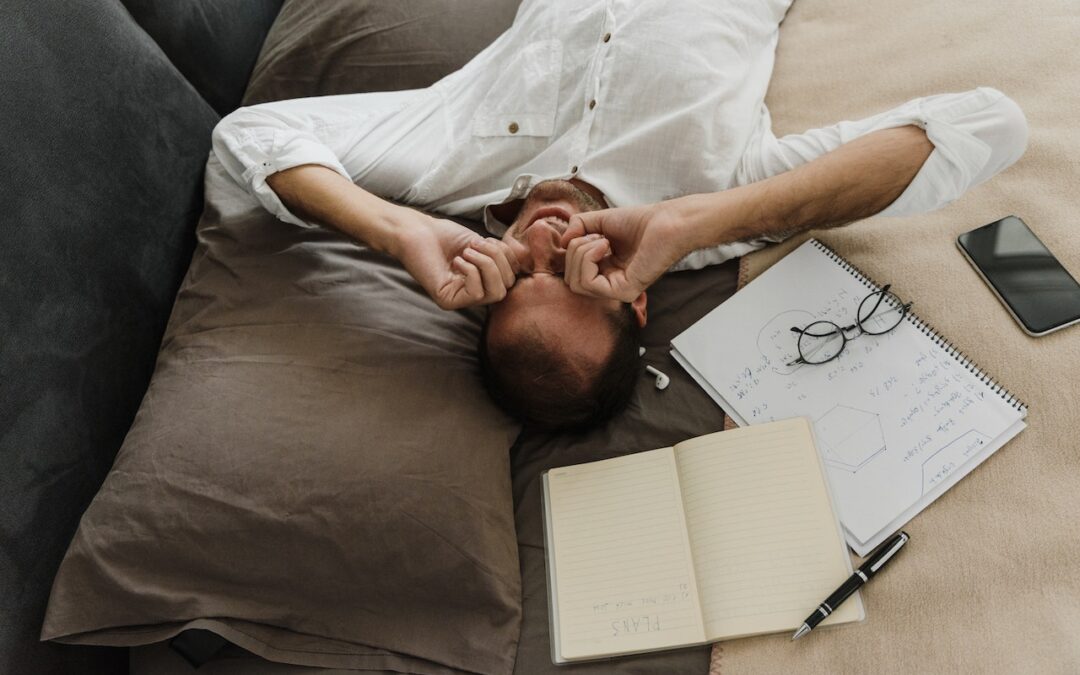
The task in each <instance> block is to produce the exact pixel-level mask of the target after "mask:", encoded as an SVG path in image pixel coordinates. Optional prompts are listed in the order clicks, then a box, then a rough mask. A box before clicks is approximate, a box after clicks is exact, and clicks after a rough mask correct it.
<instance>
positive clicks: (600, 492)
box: [547, 448, 705, 659]
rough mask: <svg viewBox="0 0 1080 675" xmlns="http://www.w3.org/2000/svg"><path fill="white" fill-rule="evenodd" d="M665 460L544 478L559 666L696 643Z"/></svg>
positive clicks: (693, 601) (684, 544) (686, 555)
mask: <svg viewBox="0 0 1080 675" xmlns="http://www.w3.org/2000/svg"><path fill="white" fill-rule="evenodd" d="M672 453H673V451H672V449H671V448H663V449H660V450H650V451H648V452H641V453H637V454H633V455H628V456H626V457H619V458H615V459H608V460H603V461H599V462H591V463H589V464H582V465H578V466H569V467H562V468H559V469H552V470H551V471H549V472H548V474H547V476H548V498H549V504H550V507H549V508H550V512H551V523H552V527H551V533H552V542H553V546H554V560H555V575H554V576H555V580H556V584H555V585H556V593H557V606H558V632H559V643H560V644H559V646H560V652H561V655H562V657H563V658H566V659H573V658H582V657H587V656H592V655H599V654H605V655H607V654H621V653H626V652H635V651H643V650H648V649H663V648H665V647H672V646H676V645H683V644H692V643H703V642H705V634H704V632H703V630H702V625H701V609H700V606H699V604H698V594H697V588H696V584H695V581H694V572H693V569H692V566H691V558H690V544H689V542H688V541H687V538H686V523H685V521H684V519H683V515H682V500H681V497H680V494H679V488H678V484H677V483H676V470H675V458H674V456H673V454H672Z"/></svg>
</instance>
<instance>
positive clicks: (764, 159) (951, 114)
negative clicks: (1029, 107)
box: [673, 87, 1028, 269]
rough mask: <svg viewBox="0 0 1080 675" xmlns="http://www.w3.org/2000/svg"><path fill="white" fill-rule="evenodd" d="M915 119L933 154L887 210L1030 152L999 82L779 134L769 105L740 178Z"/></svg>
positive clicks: (906, 208) (935, 205)
mask: <svg viewBox="0 0 1080 675" xmlns="http://www.w3.org/2000/svg"><path fill="white" fill-rule="evenodd" d="M907 125H915V126H917V127H919V128H921V129H923V130H924V131H925V132H926V136H927V138H928V139H929V140H930V142H931V143H933V144H934V149H933V151H932V152H931V153H930V156H929V157H928V158H927V159H926V161H925V162H924V163H923V165H922V167H921V168H920V169H919V172H918V173H917V174H916V175H915V177H914V178H913V179H912V181H911V183H909V184H908V186H907V188H905V190H904V191H903V192H902V193H901V194H900V196H899V197H897V198H896V200H895V201H893V203H892V204H890V205H889V206H888V207H886V208H885V210H883V211H881V212H880V213H879V214H877V215H881V216H910V215H916V214H920V213H926V212H928V211H933V210H935V209H939V208H941V207H943V206H945V205H947V204H949V203H950V202H953V201H955V200H956V199H957V198H958V197H960V195H962V194H964V192H966V191H967V190H969V189H971V188H972V187H975V186H976V185H979V184H980V183H982V182H984V181H986V180H987V179H989V178H990V177H992V176H994V175H995V174H997V173H999V172H1000V171H1003V170H1004V169H1006V168H1008V167H1009V166H1010V165H1012V164H1013V163H1014V162H1016V161H1017V160H1018V159H1020V157H1021V155H1023V154H1024V151H1025V149H1026V148H1027V141H1028V124H1027V120H1026V118H1025V117H1024V113H1023V111H1021V109H1020V106H1019V105H1017V104H1016V102H1015V101H1013V100H1012V99H1011V98H1009V97H1008V96H1006V95H1005V94H1003V93H1002V92H1000V91H998V90H997V89H994V88H992V87H979V88H977V89H973V90H971V91H966V92H961V93H950V94H939V95H936V96H927V97H924V98H917V99H913V100H911V101H908V102H907V103H904V104H903V105H900V106H898V107H896V108H893V109H892V110H888V111H886V112H883V113H880V114H878V115H874V116H871V117H867V118H864V119H861V120H855V121H843V122H839V123H837V124H834V125H832V126H828V127H822V128H819V129H812V130H810V131H807V132H805V133H801V134H791V135H788V136H783V137H781V138H777V137H776V136H774V135H773V134H772V132H771V130H770V129H769V127H770V126H771V122H770V120H769V115H768V110H767V109H764V108H763V109H762V121H761V124H760V125H759V132H758V133H756V134H755V135H754V137H753V138H752V139H751V141H750V143H749V144H748V146H747V151H746V153H745V155H744V156H743V159H742V161H741V162H740V165H739V169H738V171H737V175H736V178H735V184H736V185H745V184H748V183H754V182H757V181H760V180H764V179H766V178H769V177H770V176H775V175H776V174H779V173H783V172H785V171H790V170H792V169H794V168H796V167H798V166H800V165H802V164H805V163H807V162H810V161H813V160H814V159H817V158H818V157H820V156H822V155H824V154H825V153H827V152H830V151H832V150H835V149H836V148H838V147H840V146H841V145H843V144H844V143H848V142H851V141H853V140H855V139H856V138H859V137H860V136H865V135H867V134H870V133H873V132H875V131H880V130H882V129H891V128H894V127H901V126H907ZM774 241H780V239H779V238H771V237H761V238H759V239H755V240H753V241H749V242H738V243H734V244H724V245H722V246H719V247H715V248H711V249H704V250H702V251H695V252H694V253H691V254H690V255H689V256H687V257H686V258H684V259H683V260H682V261H680V262H679V264H678V265H677V267H675V268H673V269H695V268H698V267H703V266H705V265H711V264H717V263H719V262H723V261H724V260H727V259H728V258H731V257H734V256H735V255H743V254H745V253H749V252H750V251H753V250H757V249H759V248H762V247H764V246H765V245H767V244H768V243H770V242H774Z"/></svg>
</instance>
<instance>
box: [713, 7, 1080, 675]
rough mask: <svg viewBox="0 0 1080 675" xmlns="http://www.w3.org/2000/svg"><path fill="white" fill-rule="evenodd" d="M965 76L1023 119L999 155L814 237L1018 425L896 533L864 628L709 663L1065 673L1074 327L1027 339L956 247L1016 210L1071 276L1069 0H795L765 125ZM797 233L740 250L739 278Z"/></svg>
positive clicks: (1075, 625)
mask: <svg viewBox="0 0 1080 675" xmlns="http://www.w3.org/2000/svg"><path fill="white" fill-rule="evenodd" d="M979 85H988V86H993V87H996V88H998V89H1001V90H1002V91H1004V92H1005V93H1006V94H1008V95H1009V96H1011V97H1012V98H1013V99H1015V100H1016V101H1017V102H1018V103H1019V104H1020V106H1021V107H1022V108H1023V109H1024V112H1025V113H1026V115H1027V118H1028V122H1029V125H1030V127H1031V138H1030V142H1029V145H1028V151H1027V154H1026V155H1025V156H1024V157H1023V158H1022V159H1021V160H1020V161H1019V162H1018V163H1017V164H1016V165H1014V166H1013V167H1012V168H1010V169H1008V170H1007V171H1005V172H1004V173H1003V174H1001V175H1000V176H998V177H996V178H994V179H992V180H991V181H989V182H988V183H985V184H984V185H982V186H980V187H978V188H976V189H974V190H972V191H971V192H969V193H968V194H967V195H965V196H964V197H963V198H961V199H960V200H958V201H957V202H955V203H954V204H952V205H950V206H949V207H947V208H945V209H943V210H941V211H938V212H936V213H932V214H927V215H924V216H919V217H914V218H899V219H892V218H873V219H870V220H867V221H864V222H860V223H858V224H855V225H852V226H849V227H845V228H842V229H837V230H831V231H825V232H816V233H814V234H815V236H818V237H819V238H820V239H822V240H823V241H825V242H827V243H828V244H830V245H831V246H833V247H834V248H835V249H836V250H837V251H838V252H839V253H841V254H842V255H844V256H845V257H847V258H848V259H849V260H851V261H852V262H853V263H854V264H855V265H857V266H859V267H861V268H862V269H864V270H865V271H866V272H867V273H868V274H870V275H871V276H872V277H874V278H877V279H879V280H882V282H883V283H884V282H886V281H888V282H892V283H893V284H894V285H895V287H896V288H897V289H898V292H900V293H902V294H903V295H904V296H905V297H908V298H911V299H914V300H915V302H916V308H917V310H918V313H919V314H920V316H922V318H923V319H925V320H926V321H928V322H929V323H930V324H932V325H934V326H936V327H937V328H938V329H939V330H940V331H941V332H942V333H944V334H945V335H946V336H947V337H948V338H950V339H951V340H952V342H953V343H954V344H956V346H957V347H959V348H960V349H961V350H963V351H964V352H965V353H967V354H968V355H969V356H971V357H972V358H973V359H974V360H975V361H976V362H977V363H979V364H980V365H981V366H982V367H983V368H984V369H985V370H986V371H988V372H989V373H990V374H991V375H993V376H994V377H996V378H997V379H998V380H999V381H1000V382H1002V383H1003V384H1004V385H1005V386H1006V387H1007V388H1008V389H1009V390H1011V391H1012V392H1013V393H1014V394H1016V395H1017V396H1019V397H1020V398H1021V399H1022V400H1023V401H1025V402H1026V403H1027V404H1028V405H1029V407H1030V413H1029V416H1028V423H1029V425H1030V426H1029V428H1028V429H1027V430H1025V431H1024V432H1022V433H1021V434H1020V436H1018V437H1017V438H1016V439H1014V440H1013V441H1011V442H1010V443H1008V444H1007V445H1006V446H1005V447H1004V448H1002V449H1001V450H1000V451H998V452H997V454H995V455H994V456H993V457H991V458H990V459H989V460H988V461H986V462H985V463H984V464H983V465H982V466H981V467H979V468H978V469H976V470H975V471H974V472H973V473H972V474H971V475H970V476H968V477H967V478H965V479H964V480H962V481H961V482H960V483H959V484H958V485H956V486H955V487H954V488H953V489H951V490H950V491H949V492H948V493H946V494H945V495H944V496H943V497H942V498H941V499H939V500H938V501H937V502H935V503H934V504H933V505H931V506H930V507H929V508H927V509H926V511H924V512H923V513H922V514H920V515H919V516H917V517H916V518H915V519H914V520H912V521H911V523H910V524H909V525H908V526H907V527H906V528H905V529H906V530H907V531H908V532H910V533H911V535H912V541H911V543H910V544H909V546H908V547H907V549H906V550H905V552H904V553H903V556H904V557H903V559H902V560H897V562H896V564H895V565H893V566H891V567H890V569H889V570H888V572H887V573H886V574H883V575H882V576H880V577H878V578H877V579H875V580H874V582H873V583H872V584H870V585H869V586H868V587H867V589H866V590H865V591H864V593H863V600H864V602H865V603H866V608H867V621H866V622H865V623H862V624H855V625H849V626H844V627H839V628H835V629H830V630H823V631H821V632H820V633H814V634H812V635H811V636H809V637H807V638H804V639H803V640H800V641H799V642H797V643H794V644H793V643H791V642H790V641H789V638H788V637H787V636H783V635H776V636H768V637H761V638H753V639H747V640H736V641H732V642H727V643H721V644H719V645H716V646H715V647H714V650H713V659H712V668H711V673H712V675H716V674H719V673H723V675H735V674H736V673H796V672H801V673H821V672H828V673H871V672H872V673H960V672H962V673H1040V674H1042V673H1077V672H1080V440H1078V438H1077V436H1078V434H1077V422H1076V416H1077V414H1078V413H1080V395H1078V392H1080V327H1073V328H1070V329H1066V330H1064V331H1061V332H1058V333H1054V334H1051V335H1048V336H1044V337H1040V338H1032V337H1029V336H1027V335H1026V334H1024V333H1023V332H1022V331H1021V330H1020V328H1019V327H1017V326H1016V324H1014V323H1013V321H1012V319H1011V317H1009V315H1008V314H1007V313H1006V311H1005V309H1003V308H1002V307H1001V306H1000V304H999V303H998V301H997V299H996V298H994V296H993V295H992V294H991V292H990V291H989V290H988V289H987V288H986V286H985V285H984V284H983V282H982V281H981V280H980V279H979V278H978V276H977V275H976V273H975V272H974V271H973V270H972V269H971V267H970V266H969V265H968V264H967V262H966V261H965V260H964V259H963V258H962V257H961V255H960V253H959V252H958V250H957V249H956V246H955V243H954V242H955V238H956V235H958V234H960V233H961V232H964V231H966V230H968V229H971V228H973V227H976V226H979V225H983V224H985V223H988V222H991V221H993V220H996V219H998V218H1000V217H1002V216H1005V215H1008V214H1016V215H1018V216H1020V217H1021V218H1023V219H1024V220H1025V221H1026V222H1027V223H1028V224H1029V225H1030V226H1031V227H1032V228H1033V229H1034V230H1035V231H1036V233H1037V234H1038V235H1039V236H1040V237H1041V238H1042V239H1043V241H1045V242H1046V244H1047V245H1048V246H1049V247H1050V249H1051V250H1052V251H1053V252H1054V253H1056V254H1057V256H1058V257H1059V258H1060V259H1061V260H1062V261H1063V262H1064V263H1065V265H1066V267H1067V268H1069V270H1070V271H1071V272H1072V273H1073V275H1074V276H1077V277H1078V278H1080V199H1078V197H1077V194H1078V191H1080V159H1078V158H1080V4H1078V3H1077V2H1076V1H1075V0H1046V1H1044V2H1039V3H1029V2H1024V1H1023V0H989V1H987V2H981V3H963V2H931V1H930V0H914V1H913V2H907V3H899V2H886V1H885V0H861V1H860V0H796V2H795V4H794V6H793V7H792V9H791V11H790V12H789V13H788V15H787V18H786V19H785V21H784V24H783V26H782V28H781V38H780V45H779V51H778V54H777V64H776V71H775V75H774V78H773V82H772V87H771V89H770V90H769V95H768V98H767V103H768V105H769V108H770V110H771V112H772V114H773V119H774V124H775V130H776V132H777V134H778V135H779V134H783V133H791V132H798V131H803V130H804V129H807V128H811V127H816V126H821V125H824V124H829V123H832V122H835V121H837V120H841V119H855V118H859V117H863V116H866V115H869V114H872V113H874V112H877V111H880V110H883V109H886V108H888V107H891V106H894V105H896V104H899V103H901V102H903V101H905V100H908V99H910V98H914V97H916V96H922V95H928V94H933V93H941V92H949V91H961V90H965V89H970V88H973V87H976V86H979ZM801 240H802V239H801V238H800V240H799V241H801ZM797 243H798V242H796V241H789V242H786V243H785V244H784V245H782V246H777V247H773V248H770V249H766V250H764V251H761V252H759V253H757V254H754V255H753V256H750V257H748V258H746V259H745V260H744V261H743V272H744V275H743V276H744V281H745V280H749V279H751V278H753V277H754V276H756V275H757V274H759V273H760V272H761V271H762V270H763V269H765V268H767V267H768V266H769V265H770V264H771V263H773V262H775V261H776V260H777V259H779V258H780V257H781V256H782V255H783V254H785V253H787V252H788V251H790V250H791V249H792V248H793V247H794V245H795V244H797Z"/></svg>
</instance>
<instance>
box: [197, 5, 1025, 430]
mask: <svg viewBox="0 0 1080 675" xmlns="http://www.w3.org/2000/svg"><path fill="white" fill-rule="evenodd" d="M789 4H790V1H789V0H772V1H771V2H765V1H763V0H738V1H731V2H721V3H718V2H716V1H715V0H695V1H690V2H680V3H671V2H668V1H667V0H662V1H660V0H643V1H640V2H636V3H626V4H625V6H621V7H620V6H609V5H610V3H609V2H604V1H601V0H594V1H592V2H580V1H575V2H551V1H550V0H525V2H523V3H522V5H521V7H520V8H519V10H518V14H517V17H516V18H515V21H514V25H513V26H512V27H511V28H510V29H509V30H508V31H507V32H506V33H504V34H503V35H502V36H500V37H499V38H498V39H497V40H496V41H495V42H494V43H492V44H491V45H490V46H489V47H488V48H486V49H485V50H484V51H482V52H481V53H480V54H478V55H477V56H476V57H475V58H474V59H473V60H472V61H470V62H469V63H468V64H466V65H465V67H463V68H462V69H461V70H459V71H457V72H455V73H453V74H451V75H449V76H447V77H445V78H443V79H442V80H440V81H439V82H437V83H436V84H434V85H432V86H431V87H428V88H426V89H417V90H410V91H400V92H378V93H364V94H351V95H343V96H327V97H315V98H306V99H295V100H291V101H280V102H274V103H268V104H263V105H258V106H253V107H249V108H241V109H240V110H237V111H236V112H234V113H232V114H230V115H229V116H227V117H226V118H225V119H224V120H222V122H221V123H220V124H219V125H218V127H217V128H216V129H215V130H214V137H213V142H214V151H215V153H216V155H217V157H218V158H219V160H220V161H221V162H222V164H223V165H224V166H225V168H226V169H227V170H228V172H229V173H230V174H231V175H232V176H233V178H234V179H235V180H237V181H238V182H239V183H240V184H241V185H243V186H244V187H246V188H247V189H248V190H249V191H251V192H252V194H253V195H254V196H255V197H256V198H257V199H258V200H259V201H260V203H262V204H263V205H264V206H265V207H266V208H267V209H269V210H270V211H271V212H273V213H275V214H276V215H277V216H278V217H279V218H281V219H283V220H286V221H288V222H292V223H295V224H297V225H301V226H316V225H318V224H320V223H324V224H328V225H331V226H333V227H336V228H338V229H339V230H341V231H343V232H345V233H346V234H348V235H350V236H352V237H354V238H355V239H357V240H359V241H361V242H363V243H365V244H367V245H369V246H372V247H374V248H376V249H379V250H381V251H385V252H387V253H389V254H390V255H392V256H394V257H396V258H397V259H398V260H400V261H401V263H402V264H403V265H404V267H405V269H406V270H408V271H409V273H410V274H412V276H413V277H415V278H416V280H417V281H418V282H419V283H420V284H421V286H423V288H424V289H425V290H426V291H427V292H428V293H429V294H430V295H431V297H432V298H433V299H434V300H435V302H436V303H438V305H439V306H440V307H442V308H444V309H457V308H462V307H467V306H472V305H480V304H491V308H490V311H489V313H488V318H487V322H486V324H485V327H484V333H483V339H482V343H481V361H482V363H483V365H484V371H485V381H486V383H487V385H488V387H489V389H490V390H491V391H492V393H493V395H494V396H495V398H496V399H497V400H498V401H499V402H500V403H501V404H502V405H503V406H504V407H505V408H507V409H508V410H509V411H510V412H512V413H514V414H516V415H517V416H518V417H520V418H521V419H523V420H524V421H526V422H527V423H531V424H533V425H534V426H537V427H544V428H577V427H581V426H583V425H586V424H589V423H595V422H599V421H602V420H603V419H606V418H607V417H609V416H610V415H612V414H613V413H614V412H616V411H617V410H618V409H620V408H621V407H623V406H624V405H625V403H626V402H627V401H628V400H629V397H630V394H631V391H632V389H633V386H634V383H635V380H636V378H637V377H638V373H639V369H638V368H639V366H638V364H639V359H638V354H637V339H636V338H637V334H638V331H639V329H640V327H641V326H642V325H644V324H645V320H646V295H645V289H646V288H647V287H648V286H649V285H650V284H651V283H652V282H654V281H655V280H656V279H657V278H658V277H659V276H660V275H661V274H663V273H664V272H665V271H667V270H668V269H691V268H698V267H702V266H704V265H709V264H715V263H719V262H722V261H724V260H727V259H730V258H733V257H736V256H739V255H743V254H744V253H748V252H750V251H753V250H756V249H758V248H760V247H762V246H764V245H765V244H766V243H767V242H770V241H779V240H781V239H783V238H784V237H787V236H789V235H791V234H793V233H795V232H798V231H800V230H803V229H807V228H811V227H828V226H833V225H839V224H842V223H846V222H850V221H853V220H857V219H860V218H865V217H868V216H871V215H874V214H878V213H881V214H884V215H895V216H902V215H910V214H916V213H921V212H925V211H929V210H932V209H936V208H939V207H941V206H943V205H945V204H947V203H949V202H951V201H952V200H954V199H956V198H957V197H959V196H960V195H961V194H962V193H963V192H964V191H965V190H967V189H968V188H970V187H972V186H974V185H976V184H978V183H981V182H983V181H985V180H987V179H988V178H990V177H991V176H993V175H994V174H995V173H997V172H999V171H1001V170H1002V169H1004V168H1005V167H1007V166H1009V165H1010V164H1012V163H1013V162H1015V161H1016V160H1017V159H1018V158H1019V157H1020V155H1021V154H1022V153H1023V151H1024V149H1025V146H1026V142H1027V125H1026V122H1025V120H1024V116H1023V113H1022V112H1021V111H1020V109H1019V108H1018V107H1017V105H1016V104H1015V103H1014V102H1013V101H1012V100H1010V99H1009V98H1007V97H1005V96H1004V95H1003V94H1002V93H1001V92H999V91H996V90H994V89H990V88H979V89H975V90H972V91H968V92H964V93H959V94H943V95H938V96H930V97H926V98H921V99H916V100H913V101H909V102H908V103H905V104H903V105H901V106H899V107H897V108H894V109H892V110H889V111H887V112H884V113H881V114H878V115H875V116H872V117H869V118H866V119H863V120H859V121H855V122H851V121H845V122H840V123H838V124H836V125H833V126H830V127H825V128H821V129H815V130H811V131H808V132H806V133H803V134H794V135H789V136H784V137H782V138H777V137H776V136H774V135H773V133H772V132H771V121H770V118H769V113H768V110H767V109H766V107H765V105H764V97H765V91H766V88H767V86H768V81H769V77H770V75H771V72H772V66H773V56H774V51H775V48H776V43H777V37H778V29H779V24H780V21H781V19H782V18H783V16H784V13H785V12H786V11H787V8H788V5H789ZM853 86H858V85H857V83H853ZM386 200H393V201H395V202H399V203H403V204H408V205H411V206H416V207H419V208H423V209H424V210H426V211H431V212H435V213H439V214H445V215H453V216H463V217H467V218H473V219H480V218H482V219H483V221H484V223H485V225H486V227H487V229H488V230H489V231H490V232H491V233H492V234H493V235H496V236H497V237H501V239H496V238H488V239H484V238H481V237H479V236H477V235H475V234H474V233H472V232H471V231H469V230H467V229H465V228H463V227H461V226H459V225H457V224H456V223H454V222H452V221H450V220H445V219H442V218H437V217H432V216H428V215H425V214H423V213H421V212H420V211H418V210H414V209H412V208H407V207H403V206H397V205H395V204H391V203H390V201H386ZM579 214H580V215H579Z"/></svg>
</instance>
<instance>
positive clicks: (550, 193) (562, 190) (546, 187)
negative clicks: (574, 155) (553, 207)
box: [511, 179, 605, 227]
mask: <svg viewBox="0 0 1080 675" xmlns="http://www.w3.org/2000/svg"><path fill="white" fill-rule="evenodd" d="M559 199H564V200H566V201H568V202H570V203H571V204H574V205H575V206H577V207H578V209H579V210H580V211H581V212H585V211H599V210H601V209H603V208H605V207H604V205H603V204H601V203H600V202H598V201H596V199H595V198H593V196H592V195H590V194H589V193H588V192H585V191H584V190H582V189H581V188H579V187H578V186H576V185H574V184H573V183H571V182H569V181H565V180H559V179H551V180H542V181H540V182H539V183H537V184H536V185H534V186H533V188H532V190H530V191H529V194H528V195H527V196H526V197H525V202H524V203H523V204H522V205H521V208H520V209H519V210H518V216H517V217H516V218H514V222H513V223H512V224H511V227H514V226H517V225H518V221H519V220H521V217H522V216H523V215H524V214H525V213H528V212H529V210H530V209H529V207H530V206H532V205H533V204H535V203H536V202H539V201H557V200H559Z"/></svg>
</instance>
